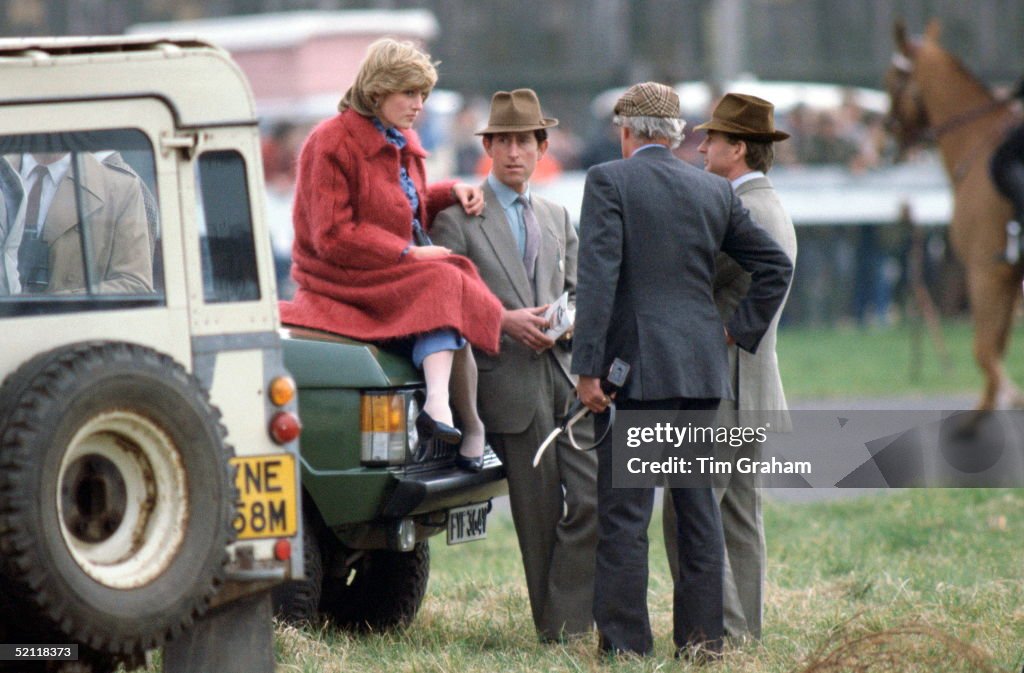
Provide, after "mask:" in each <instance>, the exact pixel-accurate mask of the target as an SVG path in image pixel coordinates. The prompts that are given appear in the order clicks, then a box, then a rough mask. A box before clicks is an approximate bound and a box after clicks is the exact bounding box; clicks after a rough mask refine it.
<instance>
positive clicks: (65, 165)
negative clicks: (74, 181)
mask: <svg viewBox="0 0 1024 673" xmlns="http://www.w3.org/2000/svg"><path fill="white" fill-rule="evenodd" d="M36 166H43V167H44V168H45V169H46V171H47V173H49V174H50V180H52V181H53V183H54V184H57V183H58V182H60V181H61V180H63V179H64V175H65V174H66V173H67V172H68V169H69V168H71V155H70V154H65V155H64V156H62V157H61V158H60V159H57V161H54V162H53V163H50V164H40V163H39V162H38V161H36V158H35V157H34V156H32V155H31V154H26V155H24V156H23V157H22V159H21V177H22V179H24V180H25V181H28V179H29V177H30V176H31V175H32V170H33V169H35V167H36Z"/></svg>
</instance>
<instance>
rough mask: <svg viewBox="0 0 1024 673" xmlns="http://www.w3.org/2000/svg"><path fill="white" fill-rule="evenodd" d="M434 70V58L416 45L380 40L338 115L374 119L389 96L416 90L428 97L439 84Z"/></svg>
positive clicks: (370, 49)
mask: <svg viewBox="0 0 1024 673" xmlns="http://www.w3.org/2000/svg"><path fill="white" fill-rule="evenodd" d="M434 66H435V64H434V63H432V62H431V60H430V55H429V54H425V53H424V52H422V51H420V50H419V49H417V48H416V45H414V44H413V43H412V42H398V41H397V40H392V39H391V38H387V37H386V38H383V39H380V40H377V41H376V42H374V43H373V44H371V45H370V46H369V47H368V48H367V50H366V56H365V57H364V58H363V62H362V63H361V64H360V65H359V72H358V74H356V81H355V82H354V83H353V84H352V86H351V87H349V90H348V91H346V92H345V95H344V96H343V97H342V99H341V102H339V103H338V111H339V112H344V111H345V110H346V109H348V108H352V109H353V110H355V111H356V112H358V113H359V114H361V115H364V116H367V117H372V116H374V115H375V114H377V107H378V106H379V105H380V102H381V99H383V98H384V97H385V96H387V95H388V94H392V93H396V92H399V91H407V90H409V89H414V90H417V91H422V92H423V93H424V95H427V94H429V93H430V90H431V89H433V88H434V85H435V84H436V83H437V68H435V67H434Z"/></svg>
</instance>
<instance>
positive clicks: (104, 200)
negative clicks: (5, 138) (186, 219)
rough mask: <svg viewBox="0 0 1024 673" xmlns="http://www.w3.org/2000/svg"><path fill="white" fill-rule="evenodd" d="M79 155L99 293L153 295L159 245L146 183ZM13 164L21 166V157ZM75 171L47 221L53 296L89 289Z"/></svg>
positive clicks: (55, 199)
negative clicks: (149, 219) (155, 250)
mask: <svg viewBox="0 0 1024 673" xmlns="http://www.w3.org/2000/svg"><path fill="white" fill-rule="evenodd" d="M78 156H79V157H81V160H82V162H81V163H82V176H81V178H80V184H81V190H80V192H81V195H82V213H83V215H84V217H85V221H86V222H87V223H88V226H89V232H90V236H89V242H90V245H91V246H92V251H91V252H92V256H91V259H92V273H93V279H94V280H95V281H97V283H98V285H97V292H99V293H104V294H146V293H150V292H152V291H153V252H152V251H153V246H152V243H151V241H150V233H149V225H148V224H147V219H146V209H145V205H144V199H143V191H142V187H141V181H140V180H139V178H138V177H135V176H134V175H132V174H131V173H129V172H127V171H124V170H119V169H117V168H112V167H109V166H105V165H103V164H101V163H100V162H99V161H98V160H97V159H96V157H94V156H93V155H92V154H89V153H81V154H79V155H78ZM13 163H15V165H16V166H18V167H19V168H20V164H21V159H20V157H18V159H17V161H16V162H13ZM73 173H74V171H73V170H68V172H67V174H66V175H65V176H64V179H63V180H61V182H60V184H59V185H57V192H56V193H55V194H54V197H53V202H52V203H51V204H50V209H49V211H47V213H46V221H45V222H44V223H43V240H45V241H46V244H47V245H48V246H49V247H50V285H49V287H48V289H47V291H48V292H82V291H84V288H85V274H84V271H83V268H82V248H81V245H82V243H81V236H79V221H78V211H77V205H76V203H75V181H74V178H73Z"/></svg>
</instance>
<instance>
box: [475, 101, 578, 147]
mask: <svg viewBox="0 0 1024 673" xmlns="http://www.w3.org/2000/svg"><path fill="white" fill-rule="evenodd" d="M552 126H558V120H557V119H551V118H549V117H545V116H544V115H543V114H541V111H540V101H539V100H538V99H537V93H536V92H535V91H534V90H533V89H516V90H515V91H497V92H495V94H494V95H493V96H491V116H490V118H489V119H488V120H487V128H485V129H483V130H482V131H477V132H476V135H478V136H482V135H484V134H487V133H518V132H519V131H536V130H537V129H549V128H551V127H552Z"/></svg>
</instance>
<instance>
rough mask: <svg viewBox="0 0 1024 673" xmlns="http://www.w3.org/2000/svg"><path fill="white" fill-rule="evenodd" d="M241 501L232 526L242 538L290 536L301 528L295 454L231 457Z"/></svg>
mask: <svg viewBox="0 0 1024 673" xmlns="http://www.w3.org/2000/svg"><path fill="white" fill-rule="evenodd" d="M231 466H232V469H233V471H234V475H235V488H237V489H238V500H237V501H236V502H235V518H234V520H233V521H232V523H231V525H232V526H234V529H235V532H236V533H238V538H239V539H240V540H252V539H258V538H264V537H289V536H291V535H295V534H296V533H297V532H298V530H299V522H298V504H297V503H298V490H297V489H296V487H295V456H293V455H291V454H289V453H280V454H274V455H270V456H245V457H240V458H232V459H231Z"/></svg>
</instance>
